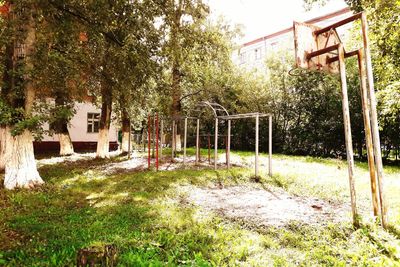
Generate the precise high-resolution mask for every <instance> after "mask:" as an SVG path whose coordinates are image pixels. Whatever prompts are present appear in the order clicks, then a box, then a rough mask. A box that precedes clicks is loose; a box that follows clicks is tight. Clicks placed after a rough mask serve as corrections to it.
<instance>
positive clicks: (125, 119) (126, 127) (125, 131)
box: [121, 109, 131, 153]
mask: <svg viewBox="0 0 400 267" xmlns="http://www.w3.org/2000/svg"><path fill="white" fill-rule="evenodd" d="M121 121H122V144H121V151H122V152H123V153H128V152H129V134H130V128H131V120H130V119H129V116H128V112H127V111H126V109H123V110H122V119H121Z"/></svg>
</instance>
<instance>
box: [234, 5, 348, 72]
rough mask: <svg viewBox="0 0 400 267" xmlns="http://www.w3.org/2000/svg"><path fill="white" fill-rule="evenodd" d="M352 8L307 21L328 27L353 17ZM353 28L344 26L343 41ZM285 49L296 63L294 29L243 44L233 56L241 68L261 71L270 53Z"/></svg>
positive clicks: (342, 31) (340, 33)
mask: <svg viewBox="0 0 400 267" xmlns="http://www.w3.org/2000/svg"><path fill="white" fill-rule="evenodd" d="M352 14H353V13H352V11H351V10H350V8H344V9H341V10H338V11H335V12H332V13H329V14H326V15H324V16H320V17H316V18H313V19H310V20H307V21H304V22H305V23H308V24H315V25H317V26H319V27H324V26H328V25H330V24H333V23H335V22H337V21H340V20H342V19H344V18H347V17H350V16H351V15H352ZM349 27H351V26H348V25H347V26H344V27H343V28H342V29H339V30H340V31H339V32H338V33H339V35H340V36H341V39H342V40H344V41H346V35H345V34H344V33H345V32H346V31H347V30H348V29H349ZM281 49H285V50H288V51H290V52H293V61H294V40H293V27H289V28H286V29H283V30H281V31H278V32H275V33H272V34H269V35H266V36H263V37H260V38H258V39H255V40H253V41H250V42H247V43H245V44H243V45H242V46H241V47H240V48H239V49H238V50H236V51H235V52H234V54H233V57H232V59H233V62H234V63H235V64H236V65H238V66H239V67H242V68H245V69H247V70H254V69H256V70H260V71H263V70H264V69H265V59H266V57H267V56H268V55H269V54H270V53H274V52H275V51H277V50H281Z"/></svg>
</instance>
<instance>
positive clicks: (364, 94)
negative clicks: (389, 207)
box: [358, 49, 379, 216]
mask: <svg viewBox="0 0 400 267" xmlns="http://www.w3.org/2000/svg"><path fill="white" fill-rule="evenodd" d="M364 63H365V62H364V51H363V50H362V49H360V50H358V70H359V75H360V89H361V90H360V91H361V103H362V109H363V118H364V131H365V141H366V145H367V156H368V165H369V176H370V180H371V193H372V206H373V210H374V216H378V215H379V200H378V194H377V189H376V187H377V185H376V168H375V159H374V148H373V141H372V133H371V118H370V109H369V104H368V91H367V74H366V70H365V64H364Z"/></svg>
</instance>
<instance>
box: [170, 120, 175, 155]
mask: <svg viewBox="0 0 400 267" xmlns="http://www.w3.org/2000/svg"><path fill="white" fill-rule="evenodd" d="M171 151H172V152H171V153H172V154H171V162H174V158H175V121H174V120H173V121H172V136H171Z"/></svg>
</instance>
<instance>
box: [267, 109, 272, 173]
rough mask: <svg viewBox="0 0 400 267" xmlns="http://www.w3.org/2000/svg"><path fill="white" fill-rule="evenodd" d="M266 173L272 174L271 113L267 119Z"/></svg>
mask: <svg viewBox="0 0 400 267" xmlns="http://www.w3.org/2000/svg"><path fill="white" fill-rule="evenodd" d="M268 174H269V176H272V115H270V116H269V119H268Z"/></svg>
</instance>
